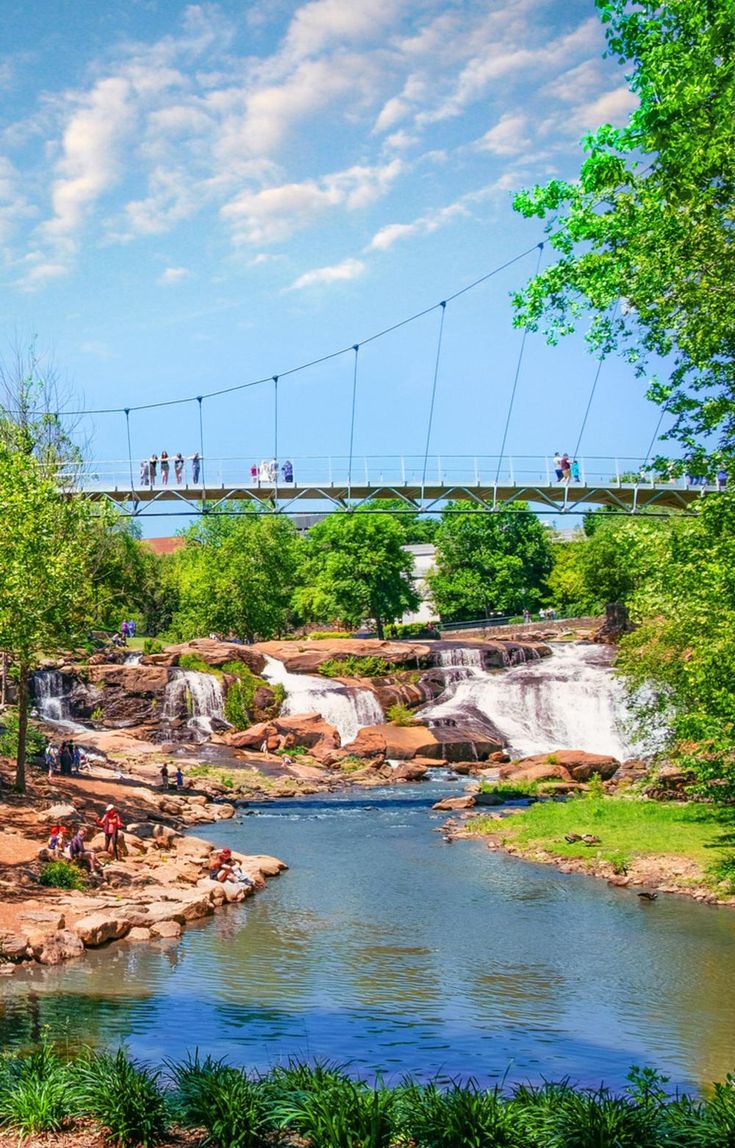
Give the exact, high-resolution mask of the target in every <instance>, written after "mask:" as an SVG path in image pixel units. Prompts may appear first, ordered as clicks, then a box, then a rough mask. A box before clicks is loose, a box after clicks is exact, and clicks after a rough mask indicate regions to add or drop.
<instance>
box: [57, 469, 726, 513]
mask: <svg viewBox="0 0 735 1148" xmlns="http://www.w3.org/2000/svg"><path fill="white" fill-rule="evenodd" d="M195 462H196V470H194V469H193V465H192V460H191V459H187V460H185V466H184V467H183V468H182V470H183V471H184V473H182V475H181V477H180V478H179V479H177V477H176V474H175V470H174V467H173V465H172V464H171V466H170V472H169V474H168V475H167V476H166V479H165V481H164V477H163V475H161V473H160V464H159V468H158V471H157V474H156V476H155V478H153V477H152V476H151V474H150V471H149V472H148V473H147V474H146V475H145V477H144V479H143V480H141V479H140V476H139V477H138V481H133V482H132V483H131V482H130V476H129V473H128V471H129V467H128V462H127V460H112V461H109V462H106V461H105V462H92V463H90V464H89V465H88V466H87V467H86V468H85V470H84V473H83V474H81V475H78V476H76V477H75V480H74V483H73V485H72V486H71V487H70V488H71V489H73V490H74V491H75V492H77V493H80V494H83V495H85V496H86V497H88V498H91V499H95V500H102V499H106V500H108V501H110V502H112V503H114V504H115V505H116V506H118V507H119V508H120V509H122V510H123V511H124V512H127V513H129V514H133V515H141V514H150V513H151V512H152V511H155V509H156V507H157V506H158V505H159V504H161V503H176V504H177V507H176V512H177V513H182V514H201V513H210V514H211V513H223V512H228V511H229V512H234V513H237V512H238V510H239V511H240V512H242V510H243V508H245V507H248V506H249V508H250V509H251V510H252V509H257V510H259V511H261V512H265V513H277V514H294V513H297V512H298V511H300V510H309V511H313V510H314V509H319V510H335V509H341V510H347V509H353V510H356V509H361V510H365V509H368V510H372V511H373V512H375V513H381V510H380V503H381V501H385V500H390V507H391V509H390V511H383V513H388V512H390V513H396V512H397V513H400V512H401V510H405V512H406V513H415V512H416V511H418V512H420V513H425V514H431V513H437V512H439V511H440V510H443V509H444V508H445V507H446V505H447V503H453V504H459V505H460V506H461V505H468V506H474V507H478V508H481V509H483V510H488V511H493V510H499V509H503V508H510V507H512V506H513V505H514V504H517V503H528V504H529V505H530V506H532V507H533V508H534V509H535V510H536V511H537V512H544V511H545V512H546V513H553V514H569V513H575V512H576V513H579V512H581V511H583V510H584V509H585V508H586V507H589V506H609V507H613V508H615V509H616V510H619V511H624V512H628V513H633V514H635V513H669V512H671V511H672V510H673V511H678V512H680V513H681V512H686V511H688V510H691V509H692V507H693V506H694V504H695V503H696V502H698V501H699V500H701V498H702V497H704V496H705V495H706V494H708V493H711V492H712V491H714V490H716V489H717V483H706V482H699V481H697V482H696V483H695V482H692V481H691V480H690V479H688V478H686V477H681V478H677V477H670V478H669V477H665V476H662V475H657V474H655V473H654V472H652V471H651V472H648V471H646V469H645V461H644V460H641V459H634V458H585V457H582V458H581V459H578V460H577V467H578V474H579V477H578V478H576V479H573V478H571V477H570V478H569V479H568V480H564V479H562V480H559V479H557V478H556V474H555V469H554V466H553V460H552V459H547V458H540V457H524V456H519V457H510V456H508V457H505V458H503V459H500V458H498V457H493V456H489V455H485V456H472V457H469V456H461V455H459V456H442V457H439V456H430V457H428V458H426V459H425V458H423V457H419V456H406V457H390V456H361V457H355V456H353V458H352V459H349V458H348V457H347V456H342V457H339V456H336V457H328V458H319V457H306V458H294V459H288V460H284V461H283V462H281V463H279V462H278V460H276V459H275V458H274V459H273V460H271V461H270V462H268V463H266V464H262V463H261V464H257V463H252V461H251V460H248V459H234V458H225V459H216V458H214V459H208V458H204V457H202V456H197V458H196V460H195ZM251 471H254V472H255V473H251ZM194 474H196V475H197V477H196V479H195V478H194Z"/></svg>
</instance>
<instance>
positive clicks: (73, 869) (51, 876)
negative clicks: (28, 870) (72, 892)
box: [38, 861, 87, 889]
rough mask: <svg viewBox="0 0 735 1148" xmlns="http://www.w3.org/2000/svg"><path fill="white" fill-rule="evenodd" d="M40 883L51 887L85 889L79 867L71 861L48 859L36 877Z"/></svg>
mask: <svg viewBox="0 0 735 1148" xmlns="http://www.w3.org/2000/svg"><path fill="white" fill-rule="evenodd" d="M38 880H39V883H40V884H41V885H47V886H49V887H50V888H52V889H86V887H87V883H86V881H85V880H84V876H83V874H82V871H81V869H79V867H78V866H77V865H74V863H73V862H72V861H49V862H48V863H47V864H46V865H44V867H43V869H42V870H41V875H40V877H39V878H38Z"/></svg>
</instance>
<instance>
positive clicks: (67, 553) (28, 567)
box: [0, 420, 107, 792]
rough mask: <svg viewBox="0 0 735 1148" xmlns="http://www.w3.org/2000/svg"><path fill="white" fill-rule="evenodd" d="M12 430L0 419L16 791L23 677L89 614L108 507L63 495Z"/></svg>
mask: <svg viewBox="0 0 735 1148" xmlns="http://www.w3.org/2000/svg"><path fill="white" fill-rule="evenodd" d="M16 431H17V427H14V426H12V425H11V426H9V425H8V420H4V421H2V422H0V648H1V649H3V650H4V651H6V652H7V653H8V654H9V655H10V657H11V659H12V661H13V665H14V669H15V673H16V676H17V683H18V754H17V760H16V782H15V783H16V788H17V789H18V791H19V792H23V791H24V790H25V760H26V736H27V729H28V676H29V674H30V672H31V670H32V668H33V666H34V665H35V662H36V659H37V658H38V656H39V654H42V653H43V654H49V653H53V652H55V651H56V650H58V649H60V648H63V647H64V646H65V645H67V644H68V643H70V642H73V641H74V639H75V638H77V637H78V635H79V633H80V632H82V631H83V630H84V629H85V628H86V627H87V626H88V625H89V624H90V622H91V621H92V619H93V617H94V602H95V591H94V590H93V586H94V583H95V579H96V578H97V576H98V574H99V570H100V561H101V557H102V555H101V551H100V539H101V538H102V537H103V536H104V535H103V530H102V526H101V523H100V521H99V520H97V518H96V516H97V515H100V514H101V515H102V516H103V521H104V517H105V515H106V514H107V511H106V510H105V509H104V508H102V507H100V506H99V505H98V506H94V505H93V504H92V503H91V502H88V501H86V500H83V499H73V498H69V497H66V496H65V494H64V492H63V491H61V490H59V487H58V485H57V483H56V481H55V480H54V478H53V477H50V476H49V473H48V468H47V467H46V466H45V465H44V464H43V463H42V462H40V461H39V460H38V458H37V457H36V456H35V455H34V454H33V453H32V452H30V451H29V450H27V449H22V448H18V447H17V446H14V445H12V444H13V443H14V441H17V435H16ZM26 442H27V440H26Z"/></svg>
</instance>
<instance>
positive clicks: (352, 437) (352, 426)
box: [347, 343, 360, 502]
mask: <svg viewBox="0 0 735 1148" xmlns="http://www.w3.org/2000/svg"><path fill="white" fill-rule="evenodd" d="M352 350H353V351H354V352H355V364H354V368H353V371H352V414H351V416H350V455H349V459H348V462H347V501H348V502H349V501H350V498H351V497H352V449H353V446H354V443H355V404H356V401H357V357H358V354H359V351H360V344H359V343H355V345H354V347H353V348H352Z"/></svg>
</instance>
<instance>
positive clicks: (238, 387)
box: [6, 243, 543, 417]
mask: <svg viewBox="0 0 735 1148" xmlns="http://www.w3.org/2000/svg"><path fill="white" fill-rule="evenodd" d="M539 246H543V244H538V243H535V244H534V245H533V247H528V248H526V250H525V251H521V252H519V254H518V255H514V256H513V258H512V259H508V260H506V262H505V263H500V264H498V266H497V267H494V268H493V269H492V271H488V272H486V273H485V274H484V275H481V276H480V277H479V278H478V279H475V280H473V282H472V283H468V284H466V286H464V287H460V289H459V290H458V291H455V292H454V293H453V294H452V295H447V296H446V297H445V298H444V299H443V300H442V302H440V303H433V304H432V305H431V306H430V307H424V308H423V310H421V311H417V312H416V313H415V314H413V315H409V316H408V317H407V318H405V319H401V320H399V321H398V322H397V323H392V324H391V325H390V326H388V327H384V328H383V329H382V330H380V331H376V332H375V334H373V335H369V336H368V337H367V338H365V339H360V340H359V341H358V342H357V343H356V344H355V343H351V344H350V345H349V346H347V347H341V348H340V349H339V350H337V351H330V352H329V353H328V354H326V355H321V356H319V357H318V358H316V359H310V360H309V361H308V362H305V363H299V365H298V366H296V367H289V368H288V370H285V371H280V372H279V374H278V375H277V376H274V375H265V376H264V377H263V378H260V379H250V380H249V381H247V382H244V383H235V384H233V385H232V386H230V387H222V388H220V389H219V390H215V391H207V392H205V393H204V394H202V395H187V396H186V397H184V398H180V399H162V400H160V401H158V402H152V403H138V404H134V403H131V404H130V405H129V406H128V407H98V408H89V409H86V410H78V411H56V412H55V414H56V417H59V416H60V415H61V414H64V415H66V416H67V417H73V416H79V417H81V416H84V415H117V414H125V412H126V410H127V411H130V412H132V411H150V410H158V409H160V408H162V407H176V406H183V405H184V404H185V403H193V402H200V401H201V400H202V399H215V398H219V397H220V396H221V395H231V394H234V393H235V392H237V391H244V390H248V389H249V388H250V387H260V386H263V385H264V384H266V383H271V382H273V380H274V378H276V377H277V378H280V379H283V378H286V377H287V376H289V375H296V374H298V373H299V372H301V371H306V370H308V369H309V368H310V367H318V366H319V365H320V364H321V363H328V362H329V361H330V360H332V359H337V358H339V357H340V355H346V354H348V352H349V351H352V350H354V348H355V346H357V347H365V346H367V345H368V343H374V342H375V341H376V339H382V338H383V337H384V336H385V335H390V334H391V333H392V332H393V331H397V330H399V329H400V328H401V327H406V326H408V324H409V323H414V322H416V320H417V319H422V318H423V317H424V315H429V314H430V313H431V312H432V311H436V310H437V308H439V307H442V308H443V307H445V306H446V304H447V303H451V302H452V301H453V300H454V299H459V298H460V296H462V295H466V294H467V293H468V292H469V291H473V290H474V289H475V288H476V287H479V286H481V285H482V284H483V283H486V282H487V281H488V279H492V278H493V277H494V276H495V275H499V274H500V272H501V271H505V270H506V269H507V268H508V267H512V266H513V265H514V264H515V263H520V261H521V260H522V259H525V258H526V256H527V255H531V254H532V252H534V251H537V250H538V248H539ZM6 413H7V414H10V415H18V414H25V415H28V414H29V413H30V414H33V415H34V416H35V415H39V414H44V413H48V412H44V411H33V412H28V411H12V410H9V411H7V412H6Z"/></svg>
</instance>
